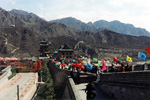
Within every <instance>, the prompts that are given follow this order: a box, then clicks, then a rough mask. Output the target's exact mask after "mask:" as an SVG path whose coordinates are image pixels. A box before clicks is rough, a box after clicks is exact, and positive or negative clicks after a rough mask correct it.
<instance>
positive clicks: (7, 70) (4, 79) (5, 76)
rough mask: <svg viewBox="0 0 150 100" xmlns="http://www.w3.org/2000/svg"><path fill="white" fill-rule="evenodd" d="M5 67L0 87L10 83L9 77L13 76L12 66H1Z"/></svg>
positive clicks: (0, 78) (0, 77) (0, 76)
mask: <svg viewBox="0 0 150 100" xmlns="http://www.w3.org/2000/svg"><path fill="white" fill-rule="evenodd" d="M1 67H5V68H4V69H3V70H2V71H1V72H2V74H1V75H0V85H3V83H5V82H7V81H8V77H9V76H10V75H11V74H12V72H11V65H9V66H1Z"/></svg>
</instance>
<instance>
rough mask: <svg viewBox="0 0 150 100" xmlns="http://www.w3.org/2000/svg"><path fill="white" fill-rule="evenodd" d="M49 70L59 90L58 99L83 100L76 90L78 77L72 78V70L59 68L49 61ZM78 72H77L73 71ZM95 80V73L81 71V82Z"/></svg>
mask: <svg viewBox="0 0 150 100" xmlns="http://www.w3.org/2000/svg"><path fill="white" fill-rule="evenodd" d="M48 67H49V71H50V73H51V75H52V78H53V81H54V86H55V91H56V92H57V94H58V95H57V97H59V98H57V99H62V98H63V99H67V100H81V99H79V98H80V97H79V95H78V93H77V91H76V90H75V86H74V85H75V84H76V78H74V79H72V78H71V76H70V73H71V71H68V70H62V69H59V68H58V67H57V66H56V65H55V64H53V63H51V62H49V63H48ZM73 73H74V74H77V72H73ZM91 80H92V81H95V80H96V76H95V74H91V73H84V72H81V73H80V83H88V82H89V81H91Z"/></svg>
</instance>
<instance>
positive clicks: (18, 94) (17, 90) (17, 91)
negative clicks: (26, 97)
mask: <svg viewBox="0 0 150 100" xmlns="http://www.w3.org/2000/svg"><path fill="white" fill-rule="evenodd" d="M17 97H18V99H17V100H19V85H17Z"/></svg>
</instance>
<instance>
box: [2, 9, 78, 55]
mask: <svg viewBox="0 0 150 100" xmlns="http://www.w3.org/2000/svg"><path fill="white" fill-rule="evenodd" d="M0 23H2V24H0V55H3V56H13V55H15V56H21V55H23V54H24V55H26V56H30V55H31V54H33V55H37V54H38V49H39V43H40V41H41V40H42V39H46V40H48V39H49V38H55V37H57V38H59V37H60V38H59V39H62V40H64V41H62V42H61V43H65V42H66V41H65V39H64V38H68V39H69V38H70V37H71V38H73V39H75V38H77V37H78V36H77V35H76V31H75V30H74V29H71V28H70V27H67V26H66V25H64V24H61V23H49V22H47V21H45V20H43V19H41V18H40V17H38V16H36V15H34V14H30V13H27V12H24V11H18V10H12V11H6V10H4V9H2V8H0ZM13 25H14V26H13ZM49 41H50V42H53V41H52V40H49ZM53 43H54V42H53ZM59 45H60V44H59ZM31 48H32V49H31ZM52 48H55V47H52Z"/></svg>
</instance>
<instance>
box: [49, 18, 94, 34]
mask: <svg viewBox="0 0 150 100" xmlns="http://www.w3.org/2000/svg"><path fill="white" fill-rule="evenodd" d="M50 22H59V23H62V24H65V25H67V26H69V27H72V28H74V29H77V30H80V31H90V32H96V30H97V28H96V27H94V26H90V25H88V24H86V23H84V22H82V21H80V20H77V19H75V18H73V17H67V18H62V19H57V20H52V21H50Z"/></svg>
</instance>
